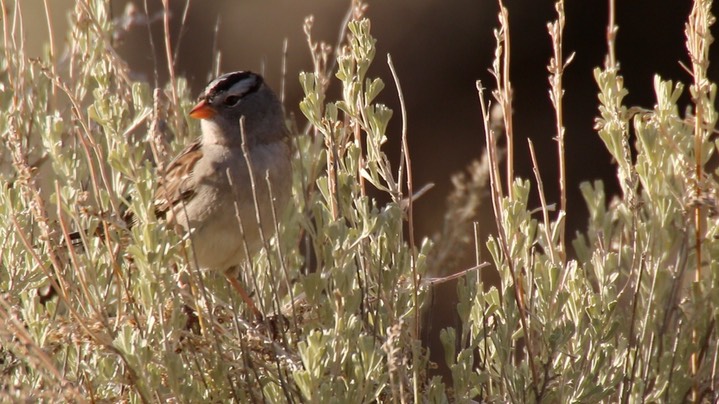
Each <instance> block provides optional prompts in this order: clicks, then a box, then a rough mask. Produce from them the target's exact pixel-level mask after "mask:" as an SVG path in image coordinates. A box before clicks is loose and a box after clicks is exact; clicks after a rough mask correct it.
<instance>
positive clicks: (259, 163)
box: [153, 71, 292, 318]
mask: <svg viewBox="0 0 719 404" xmlns="http://www.w3.org/2000/svg"><path fill="white" fill-rule="evenodd" d="M189 116H190V117H191V118H195V119H199V120H200V132H201V133H200V136H199V138H198V139H197V140H195V141H194V142H192V143H190V144H189V145H188V146H187V147H185V149H184V150H182V152H180V153H179V154H178V155H177V157H175V158H174V159H173V160H172V161H171V162H170V163H169V164H168V165H167V168H166V169H165V171H164V173H163V174H162V175H161V177H160V179H159V182H158V186H157V189H156V191H155V195H154V200H153V203H154V212H155V216H156V217H157V218H158V219H164V220H165V221H166V222H167V224H168V226H169V227H171V228H173V229H174V230H175V231H176V232H178V233H179V234H188V233H189V234H190V239H191V242H192V250H193V251H194V259H195V262H196V263H197V266H198V267H199V269H200V270H217V271H223V272H224V274H225V276H226V278H227V279H228V281H229V282H230V284H231V285H232V286H233V288H234V289H235V290H236V291H237V292H238V293H239V294H240V296H241V297H242V299H243V300H244V301H245V303H246V304H247V306H248V307H249V308H250V309H251V310H252V311H253V313H254V314H255V315H256V316H257V317H258V318H262V314H261V312H260V311H259V310H258V309H257V306H256V305H255V304H254V302H253V301H252V299H251V297H250V296H249V295H248V294H247V292H246V291H245V289H244V288H243V286H242V285H241V283H240V282H239V280H238V279H237V275H238V271H239V269H240V268H241V267H242V265H243V263H244V262H246V260H247V259H248V258H251V255H253V254H254V253H256V252H257V251H258V250H259V249H260V248H261V247H262V238H261V234H260V231H261V230H262V232H263V234H264V235H265V237H270V236H271V235H273V234H274V233H275V220H274V218H273V214H272V209H273V204H274V209H275V212H277V214H278V215H279V214H281V213H282V212H283V209H285V207H286V205H287V203H288V201H289V199H290V197H291V185H292V167H291V147H290V142H289V137H290V135H289V130H288V128H287V126H286V124H285V119H284V118H285V115H284V110H283V107H282V103H281V102H280V100H279V99H278V97H277V95H276V94H275V92H274V91H273V90H272V89H271V88H270V87H269V86H268V85H267V83H266V82H265V80H264V79H263V78H262V76H261V75H259V74H256V73H253V72H250V71H236V72H232V73H227V74H223V75H221V76H219V77H217V78H215V79H214V80H212V81H210V83H209V84H208V85H207V87H206V88H205V89H204V91H202V93H201V94H200V95H199V97H198V99H197V103H196V105H195V106H194V108H192V110H191V111H190V112H189ZM243 134H244V136H243ZM243 139H244V141H246V144H245V145H243ZM243 146H244V148H245V149H243ZM245 151H246V152H247V154H245ZM246 156H247V157H249V163H250V164H248V159H247V158H246ZM250 167H251V170H252V174H253V177H254V184H255V193H256V198H257V209H256V208H255V202H254V201H255V199H254V198H255V196H254V195H255V194H253V189H252V178H251V173H250ZM266 178H268V179H269V183H270V186H269V187H268V185H267V181H266ZM270 191H271V193H270ZM258 210H259V218H260V220H259V223H258V220H257V215H256V213H257V211H258ZM238 216H239V219H238ZM240 223H241V226H240ZM245 243H246V245H247V248H245ZM246 252H247V253H249V255H250V257H248V256H247V254H246Z"/></svg>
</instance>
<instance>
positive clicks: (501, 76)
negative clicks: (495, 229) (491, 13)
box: [494, 0, 514, 198]
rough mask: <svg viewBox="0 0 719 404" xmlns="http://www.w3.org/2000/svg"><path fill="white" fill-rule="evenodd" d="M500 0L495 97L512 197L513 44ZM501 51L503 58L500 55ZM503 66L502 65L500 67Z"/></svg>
mask: <svg viewBox="0 0 719 404" xmlns="http://www.w3.org/2000/svg"><path fill="white" fill-rule="evenodd" d="M498 2H499V9H500V10H499V25H500V28H499V31H497V34H496V35H497V52H498V54H497V55H496V56H497V60H496V61H495V69H494V70H495V71H494V74H495V77H496V78H497V90H496V91H495V92H494V95H495V98H496V99H497V101H498V102H499V105H500V106H501V107H502V112H503V117H504V128H505V132H506V136H507V178H506V180H507V195H509V197H510V198H512V195H513V193H514V192H513V190H512V182H514V129H513V125H512V115H513V113H512V83H511V82H510V80H509V66H510V54H511V46H510V41H509V11H507V8H506V7H504V2H503V1H502V0H498ZM499 53H501V57H502V60H501V62H500V60H499V56H500V54H499ZM500 66H501V67H500Z"/></svg>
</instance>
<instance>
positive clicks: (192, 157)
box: [154, 140, 202, 219]
mask: <svg viewBox="0 0 719 404" xmlns="http://www.w3.org/2000/svg"><path fill="white" fill-rule="evenodd" d="M201 146H202V145H201V143H200V140H196V141H194V142H192V143H191V144H190V145H189V146H187V147H186V148H185V149H184V150H183V151H182V153H180V154H179V155H178V156H177V157H175V158H174V159H173V160H172V161H171V162H170V164H169V165H168V166H167V170H165V175H163V176H162V178H161V179H160V182H159V185H158V186H157V190H156V191H155V199H154V204H155V216H157V217H158V218H160V219H162V218H164V217H165V215H166V213H167V211H168V210H170V209H172V207H173V206H175V205H177V204H178V203H180V202H182V201H187V200H188V199H190V198H192V196H194V195H195V190H194V187H192V186H190V187H188V186H187V185H188V183H189V180H190V179H191V178H192V172H193V171H194V169H195V164H197V161H198V160H200V159H201V158H202V149H201Z"/></svg>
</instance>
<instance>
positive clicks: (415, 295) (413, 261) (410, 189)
mask: <svg viewBox="0 0 719 404" xmlns="http://www.w3.org/2000/svg"><path fill="white" fill-rule="evenodd" d="M387 65H388V66H389V70H390V71H391V72H392V78H393V79H394V83H395V86H396V87H397V94H398V97H399V105H400V111H401V113H402V156H404V159H403V160H404V162H405V167H406V168H407V194H408V195H407V198H408V199H409V203H408V206H407V226H408V230H407V231H408V232H409V245H410V249H411V250H410V251H411V252H412V256H411V257H410V266H411V267H412V299H413V300H414V303H413V304H414V335H413V336H414V338H415V339H416V338H419V328H420V316H419V312H420V307H419V283H420V281H421V280H420V279H419V276H418V275H417V248H416V246H415V240H414V213H413V206H414V194H413V193H414V184H413V180H412V159H411V157H410V153H409V141H408V140H407V108H406V105H405V102H404V93H403V92H402V86H401V85H400V82H399V76H397V71H396V70H395V68H394V64H393V63H392V56H390V55H389V54H387ZM398 185H399V187H400V189H401V187H402V184H398ZM416 351H417V350H416V349H413V350H412V352H413V353H416ZM414 359H415V362H414V363H417V359H419V358H416V357H415V358H414ZM413 369H414V387H415V388H414V398H415V400H419V366H413Z"/></svg>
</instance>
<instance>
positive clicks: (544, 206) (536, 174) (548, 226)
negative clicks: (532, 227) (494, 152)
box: [527, 139, 559, 265]
mask: <svg viewBox="0 0 719 404" xmlns="http://www.w3.org/2000/svg"><path fill="white" fill-rule="evenodd" d="M527 142H528V143H529V154H530V155H531V157H532V169H533V170H534V177H535V178H536V179H537V190H538V192H539V201H540V202H541V204H542V217H543V219H544V237H545V238H546V240H547V249H548V250H549V257H550V258H551V260H552V264H553V265H558V264H559V260H558V259H557V253H556V252H555V251H554V243H553V242H552V235H551V231H550V230H551V227H552V223H551V222H550V221H549V210H547V199H546V198H545V196H544V183H543V182H542V176H541V175H540V174H539V164H538V163H537V155H536V154H535V152H534V143H532V139H527Z"/></svg>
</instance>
